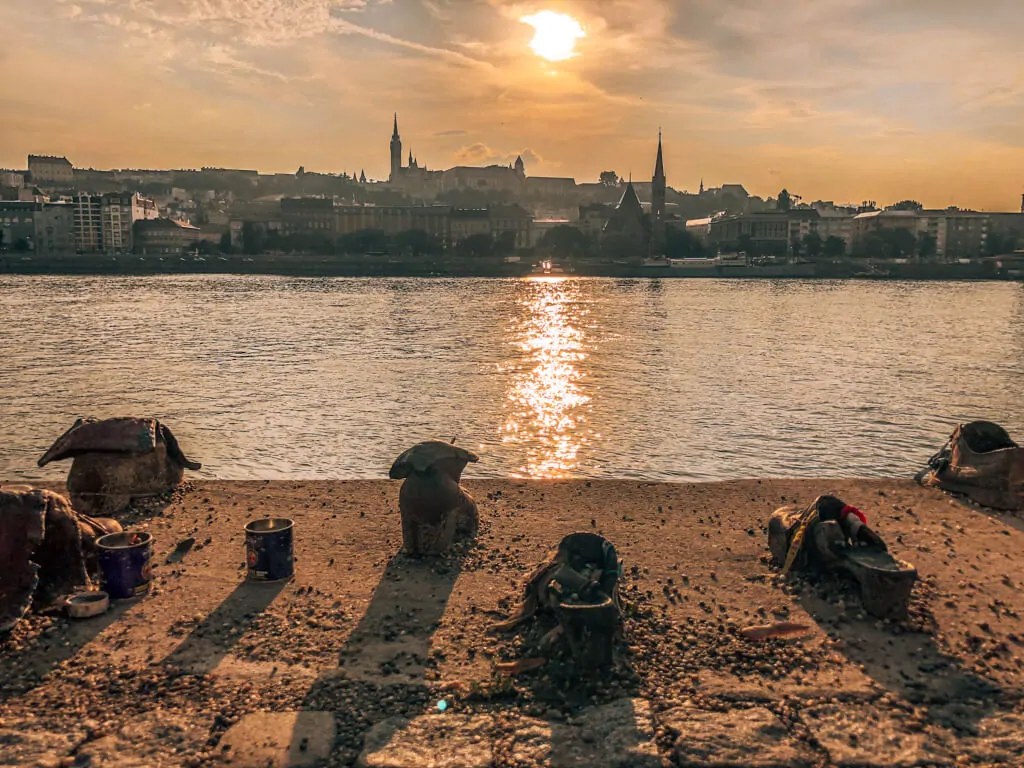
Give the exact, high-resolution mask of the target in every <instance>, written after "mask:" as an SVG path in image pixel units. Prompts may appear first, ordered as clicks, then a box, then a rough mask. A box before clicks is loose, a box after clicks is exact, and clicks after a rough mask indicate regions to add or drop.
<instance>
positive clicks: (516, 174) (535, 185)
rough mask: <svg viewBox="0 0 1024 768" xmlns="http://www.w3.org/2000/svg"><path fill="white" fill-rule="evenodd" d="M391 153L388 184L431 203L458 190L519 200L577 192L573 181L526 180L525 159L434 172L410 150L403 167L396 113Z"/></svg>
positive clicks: (569, 179)
mask: <svg viewBox="0 0 1024 768" xmlns="http://www.w3.org/2000/svg"><path fill="white" fill-rule="evenodd" d="M390 150H391V174H390V176H389V177H388V183H389V185H390V186H391V187H392V188H393V189H395V190H397V191H399V192H402V193H404V194H406V195H408V196H410V197H413V198H418V199H423V200H432V199H435V198H437V197H438V196H439V195H443V194H444V193H445V192H452V191H456V190H472V191H474V192H483V193H487V192H509V193H512V194H513V195H515V196H517V197H523V196H525V197H534V198H559V197H562V198H568V197H572V196H574V195H575V194H576V191H577V189H576V187H577V185H576V180H575V179H573V178H568V177H566V178H563V177H555V176H531V177H527V175H526V163H524V162H523V158H522V156H518V157H516V159H515V162H513V163H511V164H510V165H497V164H495V165H486V166H473V165H457V166H455V167H453V168H448V169H447V170H444V171H434V170H430V169H429V168H427V167H426V165H422V164H421V163H420V162H419V160H418V159H417V158H416V157H415V156H414V155H413V153H412V151H411V150H410V151H409V152H408V162H407V164H406V165H402V154H403V152H402V137H401V135H400V134H399V132H398V115H397V114H395V119H394V123H393V125H392V131H391V144H390Z"/></svg>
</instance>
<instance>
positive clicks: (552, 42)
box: [520, 11, 587, 61]
mask: <svg viewBox="0 0 1024 768" xmlns="http://www.w3.org/2000/svg"><path fill="white" fill-rule="evenodd" d="M520 21H523V22H525V23H526V24H529V25H530V26H531V27H533V28H534V30H535V32H534V35H533V40H531V41H530V47H531V48H533V52H534V53H536V54H537V55H538V56H540V57H541V58H543V59H547V60H548V61H565V60H566V59H569V58H572V57H573V56H575V55H576V54H575V53H574V52H573V48H575V47H576V41H577V40H579V39H580V38H582V37H586V36H587V33H586V32H584V31H583V27H581V26H580V23H579V22H578V21H576V19H574V18H573V17H572V16H567V15H566V14H564V13H555V12H554V11H540V12H539V13H534V14H531V15H530V16H523V18H522V19H520Z"/></svg>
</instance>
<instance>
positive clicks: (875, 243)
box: [854, 227, 917, 260]
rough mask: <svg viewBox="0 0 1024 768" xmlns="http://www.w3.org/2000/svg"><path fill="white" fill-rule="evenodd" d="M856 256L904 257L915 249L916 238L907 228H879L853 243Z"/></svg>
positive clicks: (872, 257) (912, 253)
mask: <svg viewBox="0 0 1024 768" xmlns="http://www.w3.org/2000/svg"><path fill="white" fill-rule="evenodd" d="M854 250H855V252H856V253H857V255H858V256H862V257H865V258H868V259H879V260H880V259H905V258H907V257H909V256H913V255H914V253H915V251H916V250H917V238H916V237H915V236H914V233H913V232H911V231H910V230H909V229H903V228H902V227H900V228H897V229H880V230H878V231H877V232H872V233H870V234H868V235H866V236H864V237H861V238H858V240H857V242H856V243H855V244H854Z"/></svg>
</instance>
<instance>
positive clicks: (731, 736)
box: [661, 707, 813, 768]
mask: <svg viewBox="0 0 1024 768" xmlns="http://www.w3.org/2000/svg"><path fill="white" fill-rule="evenodd" d="M661 721H662V723H663V724H664V726H665V727H666V728H668V729H669V730H670V731H671V732H672V733H673V734H678V735H677V736H676V739H675V745H674V747H673V749H672V757H673V760H674V761H675V764H676V765H678V766H680V768H690V767H691V766H692V767H693V768H697V766H700V768H803V767H804V766H810V765H811V763H812V759H813V756H812V754H811V752H810V750H808V749H805V748H803V747H801V746H800V745H799V744H798V743H797V742H796V741H795V740H794V739H793V738H792V737H791V736H790V735H789V733H788V732H787V731H786V729H785V727H784V726H783V725H782V723H781V722H780V721H779V719H778V718H777V717H776V716H775V715H774V714H773V713H772V712H771V711H770V710H768V709H766V708H765V707H754V708H752V709H731V710H729V711H728V712H709V711H706V710H701V709H697V708H695V707H679V708H678V709H672V710H669V711H668V712H666V713H664V715H663V716H662V718H661Z"/></svg>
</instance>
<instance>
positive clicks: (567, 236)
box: [540, 224, 589, 257]
mask: <svg viewBox="0 0 1024 768" xmlns="http://www.w3.org/2000/svg"><path fill="white" fill-rule="evenodd" d="M540 245H541V247H542V248H544V249H545V250H547V251H550V252H551V253H552V255H554V256H569V257H573V256H582V255H583V254H584V253H586V251H587V246H588V245H589V242H588V241H587V236H586V235H584V234H583V233H582V232H580V230H579V229H578V228H577V227H572V226H569V225H568V224H560V225H559V226H557V227H552V228H551V229H549V230H548V231H547V232H545V233H544V236H543V237H542V238H541V239H540Z"/></svg>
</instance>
